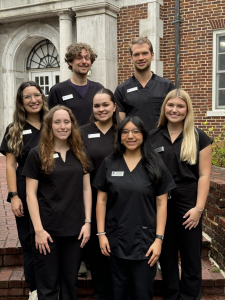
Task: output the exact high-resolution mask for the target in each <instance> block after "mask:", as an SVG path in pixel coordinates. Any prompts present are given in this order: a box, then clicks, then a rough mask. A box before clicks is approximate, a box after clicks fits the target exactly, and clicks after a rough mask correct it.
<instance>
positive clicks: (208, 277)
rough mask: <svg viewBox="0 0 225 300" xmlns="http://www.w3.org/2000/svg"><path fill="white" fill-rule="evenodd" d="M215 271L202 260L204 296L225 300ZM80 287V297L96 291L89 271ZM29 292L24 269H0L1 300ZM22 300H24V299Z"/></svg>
mask: <svg viewBox="0 0 225 300" xmlns="http://www.w3.org/2000/svg"><path fill="white" fill-rule="evenodd" d="M213 270H214V271H213ZM215 271H217V270H216V269H214V266H213V265H212V263H211V262H210V261H209V260H208V259H206V258H204V259H202V288H203V295H208V296H209V295H210V297H211V298H210V299H211V300H212V299H214V298H212V297H223V298H215V299H220V300H222V299H223V300H224V299H225V293H224V287H225V278H224V276H223V275H222V274H221V273H220V272H215ZM78 287H79V289H78V294H79V297H81V298H82V297H91V296H93V294H94V290H93V287H92V281H91V274H90V272H89V271H88V274H87V277H79V280H78ZM28 292H29V289H28V286H27V284H26V282H25V279H24V274H23V267H21V266H17V267H2V268H0V299H1V297H4V299H10V297H25V296H27V295H28ZM154 295H155V296H159V297H160V296H161V295H162V276H161V273H160V270H157V274H156V277H155V281H154ZM215 295H217V296H215ZM2 299H3V298H2ZM155 299H157V298H155ZM158 299H160V298H158ZM202 299H204V298H202ZM205 299H207V298H205ZM20 300H22V298H21V299H20Z"/></svg>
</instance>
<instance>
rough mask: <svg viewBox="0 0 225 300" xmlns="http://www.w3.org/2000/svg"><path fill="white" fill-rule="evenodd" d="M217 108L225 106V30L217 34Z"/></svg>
mask: <svg viewBox="0 0 225 300" xmlns="http://www.w3.org/2000/svg"><path fill="white" fill-rule="evenodd" d="M216 44H217V69H216V108H225V32H224V33H222V34H218V35H217V40H216Z"/></svg>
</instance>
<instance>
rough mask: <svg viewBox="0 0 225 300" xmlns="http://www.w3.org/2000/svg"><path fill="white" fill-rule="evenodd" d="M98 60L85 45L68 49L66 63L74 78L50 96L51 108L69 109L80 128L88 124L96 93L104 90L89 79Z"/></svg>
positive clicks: (55, 86)
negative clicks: (93, 65) (91, 69)
mask: <svg viewBox="0 0 225 300" xmlns="http://www.w3.org/2000/svg"><path fill="white" fill-rule="evenodd" d="M96 58H97V54H96V53H95V51H94V50H93V49H92V48H91V47H90V46H89V45H88V44H85V43H75V44H72V45H70V46H69V47H68V48H67V52H66V54H65V62H67V64H68V68H69V69H70V70H71V71H72V72H73V73H72V77H71V78H70V79H67V80H66V81H63V82H60V83H57V84H56V85H54V86H53V87H52V88H51V90H50V94H49V98H48V103H49V108H52V107H54V106H55V105H58V104H60V105H65V106H67V107H69V108H70V109H71V110H72V112H73V114H74V116H75V117H76V119H77V122H78V124H79V126H82V125H85V124H87V123H88V121H89V118H90V115H91V113H92V100H93V97H94V95H95V93H96V92H97V91H98V90H100V89H101V88H103V86H102V85H101V84H100V83H98V82H94V81H91V80H89V79H88V78H87V76H88V71H89V70H90V68H91V66H92V64H93V62H94V61H95V59H96Z"/></svg>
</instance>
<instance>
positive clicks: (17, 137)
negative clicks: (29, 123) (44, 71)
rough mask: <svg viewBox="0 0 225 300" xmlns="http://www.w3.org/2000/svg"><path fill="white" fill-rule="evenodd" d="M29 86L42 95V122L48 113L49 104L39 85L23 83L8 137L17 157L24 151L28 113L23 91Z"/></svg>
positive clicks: (18, 92) (33, 82)
mask: <svg viewBox="0 0 225 300" xmlns="http://www.w3.org/2000/svg"><path fill="white" fill-rule="evenodd" d="M29 86H34V87H36V88H37V90H38V91H39V92H40V94H41V95H42V99H43V107H42V110H41V111H40V118H41V122H42V121H43V118H44V116H45V115H46V114H47V113H48V103H47V99H46V97H45V95H44V94H43V91H42V89H41V87H40V86H39V84H37V83H36V82H35V81H26V82H23V83H21V85H20V86H19V88H18V91H17V95H16V102H15V110H14V113H13V123H12V124H11V125H10V128H9V133H8V135H7V136H6V138H7V137H9V138H8V143H7V144H8V148H9V151H10V152H11V153H12V154H13V155H15V156H16V157H18V156H21V154H22V151H23V129H24V126H25V124H26V117H27V112H26V110H25V108H24V105H23V90H24V89H25V88H27V87H29Z"/></svg>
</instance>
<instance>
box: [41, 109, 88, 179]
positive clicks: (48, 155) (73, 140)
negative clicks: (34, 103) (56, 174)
mask: <svg viewBox="0 0 225 300" xmlns="http://www.w3.org/2000/svg"><path fill="white" fill-rule="evenodd" d="M61 109H63V110H65V111H67V112H68V114H69V116H70V120H71V134H70V136H69V137H68V139H67V142H68V145H69V147H70V149H71V150H72V152H73V153H74V155H75V156H76V157H77V159H79V161H80V163H81V164H82V167H83V171H84V173H88V166H89V165H90V163H89V160H88V157H87V155H86V154H85V152H84V150H83V149H84V146H83V141H82V138H81V134H80V130H79V127H78V124H77V121H76V119H75V117H74V115H73V113H72V111H71V109H69V108H68V107H65V106H63V105H56V106H55V107H53V108H52V109H51V110H50V111H49V113H48V114H47V116H46V117H45V118H44V122H43V127H42V131H41V137H40V141H39V147H40V159H41V169H42V170H43V171H44V173H46V174H49V173H51V172H52V171H53V169H54V167H55V160H54V158H53V154H54V153H55V150H54V135H53V131H52V121H53V115H54V113H55V112H56V111H57V110H61Z"/></svg>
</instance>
